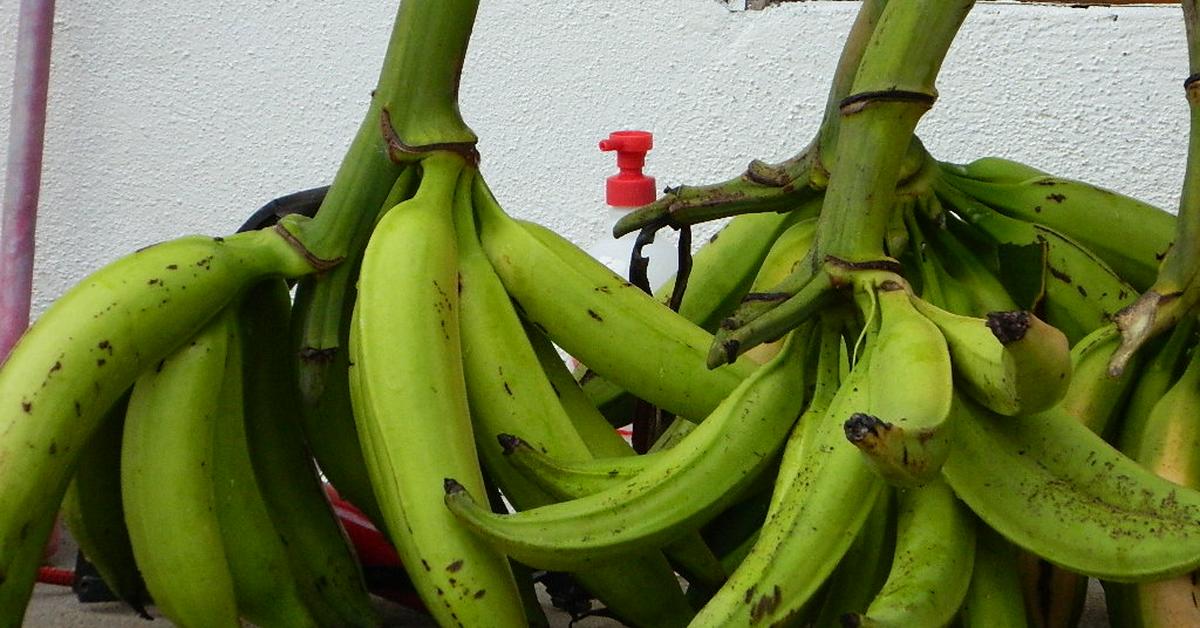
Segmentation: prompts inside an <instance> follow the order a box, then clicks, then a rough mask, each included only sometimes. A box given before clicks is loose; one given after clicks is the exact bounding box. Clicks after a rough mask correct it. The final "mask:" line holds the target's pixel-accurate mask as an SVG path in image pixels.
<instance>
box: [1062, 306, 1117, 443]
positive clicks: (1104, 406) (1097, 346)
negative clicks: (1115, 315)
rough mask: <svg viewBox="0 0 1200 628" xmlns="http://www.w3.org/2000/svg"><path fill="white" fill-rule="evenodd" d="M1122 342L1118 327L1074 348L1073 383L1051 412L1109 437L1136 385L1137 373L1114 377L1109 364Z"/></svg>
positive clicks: (1105, 329)
mask: <svg viewBox="0 0 1200 628" xmlns="http://www.w3.org/2000/svg"><path fill="white" fill-rule="evenodd" d="M1120 342H1121V334H1120V332H1119V331H1118V330H1117V328H1116V326H1115V325H1111V324H1110V325H1106V326H1104V327H1101V328H1100V329H1097V330H1096V331H1094V332H1092V333H1090V334H1088V335H1087V336H1086V337H1084V338H1083V339H1082V340H1080V341H1079V342H1077V343H1075V346H1073V347H1071V383H1070V385H1068V386H1067V392H1066V394H1065V395H1063V398H1062V400H1061V401H1060V402H1059V403H1058V405H1057V406H1055V407H1054V408H1052V409H1051V410H1050V411H1051V412H1061V413H1064V414H1067V415H1069V416H1071V417H1074V418H1075V419H1076V420H1077V421H1079V422H1081V423H1083V425H1085V426H1086V427H1087V428H1088V429H1089V430H1091V431H1093V432H1095V433H1096V434H1100V435H1101V436H1103V435H1105V434H1106V433H1107V432H1108V431H1109V424H1110V422H1111V421H1112V419H1113V416H1114V415H1115V414H1116V413H1117V411H1118V410H1119V409H1120V408H1121V406H1122V404H1123V403H1124V401H1125V398H1126V396H1127V394H1128V392H1129V390H1130V385H1131V384H1132V383H1133V382H1134V381H1135V379H1134V376H1133V372H1130V373H1127V374H1123V375H1120V376H1118V377H1113V376H1111V375H1110V374H1109V371H1108V361H1109V358H1110V357H1112V354H1113V351H1114V350H1115V349H1116V348H1117V346H1118V345H1119V344H1120Z"/></svg>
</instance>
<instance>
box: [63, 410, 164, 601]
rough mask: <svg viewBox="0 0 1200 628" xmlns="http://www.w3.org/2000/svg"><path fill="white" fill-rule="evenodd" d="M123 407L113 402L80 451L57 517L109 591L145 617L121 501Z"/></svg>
mask: <svg viewBox="0 0 1200 628" xmlns="http://www.w3.org/2000/svg"><path fill="white" fill-rule="evenodd" d="M127 405H128V397H126V398H123V399H122V400H121V401H118V402H117V404H116V405H114V406H113V408H112V410H110V411H109V415H108V416H107V417H105V419H104V421H103V423H102V424H101V426H100V428H99V429H98V430H96V434H95V435H93V436H92V438H91V440H89V441H88V443H87V445H86V446H85V447H84V450H83V451H82V452H80V455H79V467H78V469H77V470H76V472H75V477H74V478H72V479H71V484H70V486H69V487H67V494H66V496H65V497H64V498H63V504H62V518H63V522H64V523H65V524H66V526H67V529H68V530H70V532H71V538H73V539H75V542H76V543H78V544H79V549H80V551H82V552H83V555H84V556H85V557H86V558H87V560H88V561H89V562H90V563H92V565H93V566H94V567H95V568H96V571H97V572H98V573H99V574H100V577H101V579H103V580H104V584H105V585H107V586H108V588H109V590H111V591H112V592H113V593H115V594H116V595H117V597H118V598H120V599H121V600H122V601H124V602H125V603H126V604H129V605H130V606H131V607H132V608H133V609H134V610H135V611H137V613H138V614H139V615H140V616H142V617H146V618H149V614H147V613H146V609H145V604H146V603H147V602H148V601H149V596H148V595H147V593H146V583H145V582H142V576H141V574H140V573H139V572H138V568H137V562H136V561H135V560H134V558H133V547H132V546H131V545H130V543H129V530H128V529H127V528H126V527H125V508H124V505H123V500H122V499H121V434H122V433H123V432H124V429H125V408H126V406H127Z"/></svg>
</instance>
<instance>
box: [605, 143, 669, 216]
mask: <svg viewBox="0 0 1200 628" xmlns="http://www.w3.org/2000/svg"><path fill="white" fill-rule="evenodd" d="M651 148H654V136H653V135H651V134H650V133H648V132H646V131H615V132H613V133H610V134H609V136H608V139H606V140H600V150H602V151H616V152H617V168H619V169H620V172H619V173H618V174H615V175H613V176H611V177H609V178H608V182H607V184H606V185H605V192H606V197H607V200H608V204H609V205H611V206H613V207H640V206H642V205H645V204H646V203H650V202H652V201H654V197H655V196H656V194H657V190H656V188H655V185H654V177H648V176H646V175H644V174H642V168H643V167H644V166H645V165H646V153H648V152H650V149H651Z"/></svg>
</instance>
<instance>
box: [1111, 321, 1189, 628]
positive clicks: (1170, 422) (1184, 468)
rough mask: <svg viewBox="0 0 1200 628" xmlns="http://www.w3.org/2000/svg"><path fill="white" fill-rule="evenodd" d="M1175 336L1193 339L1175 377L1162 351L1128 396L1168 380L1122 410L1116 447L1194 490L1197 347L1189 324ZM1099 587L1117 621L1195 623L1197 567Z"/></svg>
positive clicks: (1155, 627) (1150, 626)
mask: <svg viewBox="0 0 1200 628" xmlns="http://www.w3.org/2000/svg"><path fill="white" fill-rule="evenodd" d="M1186 327H1188V328H1190V327H1191V325H1186ZM1176 329H1177V330H1178V329H1180V327H1176ZM1181 336H1183V337H1184V338H1186V340H1187V342H1188V344H1191V345H1193V346H1192V349H1193V350H1192V352H1191V353H1192V354H1191V356H1190V357H1188V358H1187V366H1186V369H1184V371H1183V373H1182V374H1181V375H1179V377H1178V378H1175V377H1173V373H1171V371H1172V370H1173V369H1171V368H1170V367H1171V366H1174V365H1172V364H1170V362H1171V361H1172V360H1170V356H1168V357H1167V360H1164V361H1166V362H1168V363H1167V364H1163V365H1162V368H1158V369H1154V371H1153V372H1154V376H1153V377H1152V378H1150V379H1149V380H1148V381H1147V382H1145V383H1144V384H1143V383H1139V386H1138V391H1137V393H1136V394H1135V395H1134V398H1135V399H1137V400H1138V401H1141V399H1138V397H1141V396H1143V395H1144V389H1143V386H1145V388H1146V389H1148V390H1145V392H1146V393H1150V394H1154V393H1156V392H1158V391H1159V390H1161V388H1162V386H1161V382H1163V381H1164V380H1165V381H1167V382H1170V381H1171V380H1174V381H1173V383H1170V386H1169V388H1167V390H1166V391H1165V392H1162V393H1161V394H1160V395H1159V396H1158V397H1157V401H1156V402H1155V403H1154V404H1153V405H1152V406H1151V407H1150V408H1149V411H1148V412H1136V413H1130V414H1129V415H1127V416H1126V419H1125V424H1124V425H1123V426H1122V434H1121V439H1120V448H1121V451H1123V452H1125V453H1126V454H1127V455H1129V457H1131V458H1133V459H1134V460H1136V461H1137V462H1138V463H1139V464H1141V465H1142V466H1143V467H1145V468H1146V469H1148V470H1150V471H1152V472H1153V473H1155V474H1157V475H1158V476H1160V477H1163V478H1166V479H1167V480H1170V481H1171V482H1174V483H1175V484H1178V485H1180V486H1184V487H1187V488H1190V489H1194V490H1195V489H1200V421H1197V416H1198V413H1200V352H1198V351H1195V346H1194V340H1195V338H1194V335H1193V333H1192V332H1191V329H1188V330H1187V332H1186V333H1185V334H1181ZM1174 340H1175V338H1172V341H1174ZM1164 353H1167V352H1165V351H1164ZM1155 361H1156V362H1157V361H1158V360H1157V359H1156V360H1155ZM1143 377H1146V375H1143ZM1142 407H1143V408H1144V407H1145V406H1144V405H1142ZM1105 589H1106V593H1107V594H1108V596H1109V600H1110V601H1109V609H1110V610H1111V612H1112V614H1113V617H1114V618H1118V619H1119V620H1120V621H1121V625H1123V626H1139V627H1145V628H1167V627H1170V626H1192V625H1196V624H1198V623H1200V601H1198V600H1200V580H1198V575H1197V572H1194V571H1193V572H1192V573H1189V574H1184V575H1181V576H1176V577H1174V578H1170V579H1165V580H1154V581H1148V582H1139V583H1136V584H1113V585H1109V586H1106V588H1105Z"/></svg>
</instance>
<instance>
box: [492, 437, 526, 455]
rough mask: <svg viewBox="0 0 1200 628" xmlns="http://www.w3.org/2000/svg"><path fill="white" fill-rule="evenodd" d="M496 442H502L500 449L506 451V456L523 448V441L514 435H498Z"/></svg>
mask: <svg viewBox="0 0 1200 628" xmlns="http://www.w3.org/2000/svg"><path fill="white" fill-rule="evenodd" d="M496 440H498V441H500V447H501V448H503V449H504V455H506V456H507V455H509V454H511V453H512V452H513V451H515V450H516V449H517V447H520V446H521V439H520V438H518V437H516V436H513V435H512V434H497V435H496Z"/></svg>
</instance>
